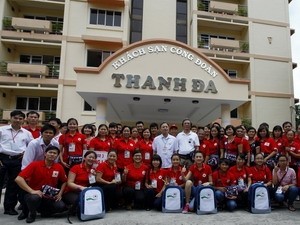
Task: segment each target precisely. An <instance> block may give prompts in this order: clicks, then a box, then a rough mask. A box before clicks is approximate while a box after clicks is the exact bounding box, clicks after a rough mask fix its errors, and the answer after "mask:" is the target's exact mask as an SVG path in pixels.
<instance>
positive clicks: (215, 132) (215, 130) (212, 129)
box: [210, 127, 218, 137]
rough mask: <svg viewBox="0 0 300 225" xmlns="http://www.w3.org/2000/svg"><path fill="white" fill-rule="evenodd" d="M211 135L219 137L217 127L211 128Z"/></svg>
mask: <svg viewBox="0 0 300 225" xmlns="http://www.w3.org/2000/svg"><path fill="white" fill-rule="evenodd" d="M210 133H211V136H212V137H217V136H218V130H217V128H215V127H213V128H211V130H210Z"/></svg>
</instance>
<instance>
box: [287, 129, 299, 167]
mask: <svg viewBox="0 0 300 225" xmlns="http://www.w3.org/2000/svg"><path fill="white" fill-rule="evenodd" d="M286 139H287V142H286V145H285V150H286V152H287V155H288V158H289V166H290V167H292V168H293V169H294V170H295V171H298V167H299V166H300V144H299V143H297V142H295V131H293V130H290V131H288V132H287V133H286Z"/></svg>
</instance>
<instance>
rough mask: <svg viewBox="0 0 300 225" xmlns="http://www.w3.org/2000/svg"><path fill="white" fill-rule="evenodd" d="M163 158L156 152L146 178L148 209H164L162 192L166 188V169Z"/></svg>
mask: <svg viewBox="0 0 300 225" xmlns="http://www.w3.org/2000/svg"><path fill="white" fill-rule="evenodd" d="M161 164H162V160H161V158H160V156H159V155H157V154H154V155H153V158H152V160H151V168H150V170H149V172H148V173H147V178H146V183H145V186H146V192H145V197H146V201H145V202H146V210H147V211H149V210H150V209H151V208H152V207H154V208H155V209H157V210H159V211H161V209H162V193H163V191H164V189H165V183H166V171H165V170H163V169H161Z"/></svg>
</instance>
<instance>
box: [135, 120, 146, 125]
mask: <svg viewBox="0 0 300 225" xmlns="http://www.w3.org/2000/svg"><path fill="white" fill-rule="evenodd" d="M140 123H141V124H143V125H144V122H143V121H141V120H139V121H137V122H136V123H135V125H138V124H140Z"/></svg>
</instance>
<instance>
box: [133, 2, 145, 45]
mask: <svg viewBox="0 0 300 225" xmlns="http://www.w3.org/2000/svg"><path fill="white" fill-rule="evenodd" d="M143 7H144V1H143V0H132V3H131V14H130V43H134V42H137V41H140V40H142V37H143V36H142V33H143Z"/></svg>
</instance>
